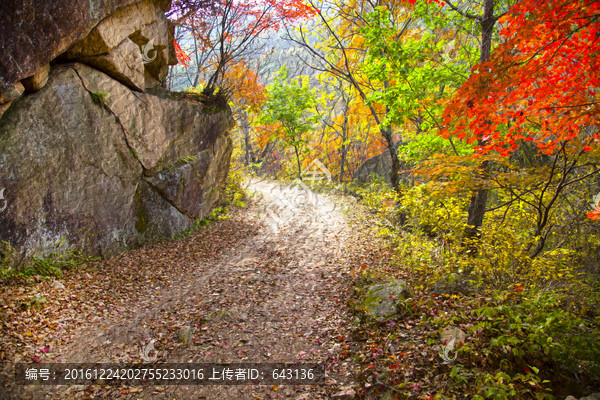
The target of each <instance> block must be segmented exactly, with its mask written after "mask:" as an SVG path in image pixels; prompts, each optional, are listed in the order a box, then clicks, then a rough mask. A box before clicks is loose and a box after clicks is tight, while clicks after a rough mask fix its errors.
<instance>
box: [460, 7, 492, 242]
mask: <svg viewBox="0 0 600 400" xmlns="http://www.w3.org/2000/svg"><path fill="white" fill-rule="evenodd" d="M483 7H484V9H483V17H482V18H481V20H480V24H481V45H480V53H479V62H480V63H482V62H486V61H489V60H490V53H491V49H492V32H493V30H494V25H495V23H496V20H497V18H496V17H494V0H485V2H484V5H483ZM483 144H485V141H479V145H483ZM488 173H489V163H488V162H487V161H484V162H482V163H481V165H480V166H479V175H480V177H481V178H482V179H486V176H487V175H488ZM487 197H488V189H487V188H485V187H480V188H478V189H476V190H474V191H473V194H472V196H471V203H470V205H469V212H468V216H467V224H468V226H467V229H466V231H465V234H466V237H467V238H468V239H473V238H475V237H477V236H478V235H479V229H480V228H481V225H482V224H483V217H484V215H485V206H486V203H487ZM472 250H473V251H475V250H476V249H475V248H474V247H473V248H472Z"/></svg>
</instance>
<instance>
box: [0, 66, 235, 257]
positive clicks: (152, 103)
mask: <svg viewBox="0 0 600 400" xmlns="http://www.w3.org/2000/svg"><path fill="white" fill-rule="evenodd" d="M167 97H169V96H168V93H165V94H164V96H159V95H156V94H149V93H139V92H133V91H132V90H131V89H129V88H128V87H126V86H124V85H123V84H121V83H119V82H117V81H116V80H114V79H112V78H111V77H109V76H108V75H106V74H104V73H102V72H99V71H97V70H94V69H92V68H90V67H88V66H85V65H82V64H71V65H61V66H57V67H54V68H53V70H52V71H51V73H50V78H49V80H48V83H47V84H46V86H44V87H43V88H42V89H41V90H39V91H38V92H36V93H33V94H30V95H26V96H24V97H21V98H20V99H18V100H16V101H14V103H13V105H12V107H10V109H9V110H8V111H7V112H6V114H5V115H4V116H3V117H2V119H0V188H4V189H5V191H4V198H6V200H7V204H8V206H7V208H6V209H5V210H4V211H3V212H0V240H6V241H8V242H9V243H11V244H12V245H14V246H16V247H18V248H24V249H26V250H27V251H28V253H29V254H33V253H38V254H39V253H44V252H45V251H48V250H50V249H52V248H53V247H54V245H55V244H56V242H57V241H59V240H61V239H64V240H67V241H68V242H69V243H70V244H71V245H73V246H77V247H81V248H84V249H87V250H89V251H90V252H93V253H100V254H110V253H113V252H115V251H119V250H121V249H122V248H123V247H124V246H128V245H137V244H139V243H140V242H141V241H145V240H155V239H159V238H162V237H168V236H171V235H173V234H174V233H176V232H178V231H180V230H182V229H186V228H189V227H190V226H192V225H193V223H194V219H195V218H200V217H202V216H203V215H205V214H206V213H207V212H208V210H209V209H210V207H212V206H213V205H214V203H215V202H216V201H217V200H218V195H219V186H220V185H221V184H222V183H223V181H224V179H225V177H226V175H227V170H228V166H229V157H230V155H231V141H230V139H229V138H228V137H227V132H228V130H230V129H231V128H232V127H233V119H232V116H231V112H230V110H224V111H220V112H215V113H212V114H208V113H206V112H205V110H204V106H203V105H202V104H200V103H189V102H185V101H181V100H175V99H171V98H167Z"/></svg>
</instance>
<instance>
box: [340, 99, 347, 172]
mask: <svg viewBox="0 0 600 400" xmlns="http://www.w3.org/2000/svg"><path fill="white" fill-rule="evenodd" d="M346 140H348V106H347V103H346V110H345V111H344V124H343V125H342V147H341V148H340V152H341V154H340V183H342V182H343V181H344V164H345V163H346V152H347V151H348V149H347V148H346Z"/></svg>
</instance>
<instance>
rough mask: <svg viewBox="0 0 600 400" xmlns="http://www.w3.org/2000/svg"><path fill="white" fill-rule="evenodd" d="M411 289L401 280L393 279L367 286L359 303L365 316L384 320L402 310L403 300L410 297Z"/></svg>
mask: <svg viewBox="0 0 600 400" xmlns="http://www.w3.org/2000/svg"><path fill="white" fill-rule="evenodd" d="M412 296H413V294H412V291H411V289H410V288H409V287H408V285H407V284H406V283H405V282H403V281H393V282H389V283H382V284H378V285H373V286H371V287H369V289H368V290H367V293H366V295H365V297H364V298H363V300H362V301H361V303H360V306H361V308H362V309H363V310H364V311H365V313H366V314H367V316H369V317H371V318H373V319H375V320H377V321H380V322H382V321H385V320H387V319H389V318H391V317H393V316H394V315H396V314H398V313H400V312H402V311H403V306H404V300H406V299H408V298H410V297H412Z"/></svg>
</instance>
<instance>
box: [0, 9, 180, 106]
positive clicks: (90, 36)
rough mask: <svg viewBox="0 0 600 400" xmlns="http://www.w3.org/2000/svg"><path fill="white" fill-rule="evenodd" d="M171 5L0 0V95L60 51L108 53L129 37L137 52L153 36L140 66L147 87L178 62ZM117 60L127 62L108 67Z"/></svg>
mask: <svg viewBox="0 0 600 400" xmlns="http://www.w3.org/2000/svg"><path fill="white" fill-rule="evenodd" d="M170 4H171V2H170V1H168V0H72V1H65V0H39V1H35V2H32V1H25V0H6V1H4V2H3V3H2V12H1V13H0V37H1V38H2V57H0V98H2V97H3V96H5V95H6V93H7V92H10V91H11V90H13V87H14V85H15V84H17V83H18V82H19V81H21V80H23V79H26V78H29V77H32V76H36V75H37V74H39V73H40V72H39V71H40V69H43V68H47V67H46V66H47V65H48V63H49V62H50V61H52V60H54V59H56V58H57V57H59V56H61V57H62V58H63V59H68V60H72V61H76V60H79V59H84V58H88V57H91V56H107V55H109V53H110V52H111V51H112V50H113V49H115V48H116V47H118V46H119V45H121V44H122V43H123V41H124V40H125V39H127V38H130V40H132V41H133V42H134V43H135V44H136V45H137V46H138V48H137V49H136V52H138V53H140V52H141V49H140V47H139V46H143V45H145V44H147V43H148V42H150V41H151V40H154V48H155V54H156V57H155V59H154V60H153V63H152V65H148V67H147V68H144V65H142V66H140V67H141V68H144V72H145V74H144V81H145V82H148V85H146V87H151V86H154V85H157V84H159V83H160V82H162V80H164V77H165V76H166V73H167V71H168V65H174V64H176V63H177V60H176V58H174V57H173V54H174V53H175V49H174V46H173V27H172V24H170V22H169V21H168V20H167V18H166V17H165V15H164V12H165V11H168V10H169V8H170ZM140 54H141V53H140ZM122 57H123V55H122V54H121V55H120V57H119V58H122ZM115 65H116V66H125V65H127V66H128V68H130V67H131V65H130V64H123V63H116V64H114V65H113V66H112V69H114V67H115ZM95 66H97V67H100V68H103V66H102V65H98V64H96V65H95ZM137 68H138V67H137V66H136V67H135V68H134V69H135V70H137ZM146 70H147V71H146ZM107 72H109V73H110V71H107ZM119 72H120V73H121V74H119V77H120V76H121V75H123V76H128V74H127V73H126V72H127V69H125V70H123V71H119ZM41 74H42V76H43V74H44V71H41ZM119 77H117V78H116V79H119ZM134 82H137V81H135V80H134ZM123 83H125V84H127V85H129V84H130V82H128V81H123ZM138 85H139V83H138ZM131 87H132V88H136V86H131ZM37 89H39V87H38V88H37ZM137 89H139V87H137ZM6 103H7V101H0V111H2V109H4V110H5V109H6V108H8V106H7V105H6ZM0 116H1V113H0Z"/></svg>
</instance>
